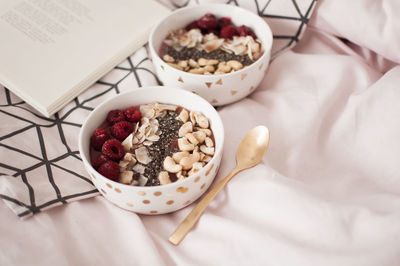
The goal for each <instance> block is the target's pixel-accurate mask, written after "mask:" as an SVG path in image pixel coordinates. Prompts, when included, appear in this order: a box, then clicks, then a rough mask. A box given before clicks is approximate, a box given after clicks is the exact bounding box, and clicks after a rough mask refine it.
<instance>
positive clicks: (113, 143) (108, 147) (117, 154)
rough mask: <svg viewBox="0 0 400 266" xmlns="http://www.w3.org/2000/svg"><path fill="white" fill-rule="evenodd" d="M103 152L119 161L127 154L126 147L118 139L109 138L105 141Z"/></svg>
mask: <svg viewBox="0 0 400 266" xmlns="http://www.w3.org/2000/svg"><path fill="white" fill-rule="evenodd" d="M101 152H102V153H103V154H104V155H105V156H107V157H108V158H110V159H111V160H114V161H118V160H119V159H121V158H122V157H124V155H125V151H124V147H123V146H122V144H121V142H120V141H119V140H117V139H109V140H107V141H106V142H104V144H103V147H102V148H101Z"/></svg>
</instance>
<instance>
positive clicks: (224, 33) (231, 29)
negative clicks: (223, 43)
mask: <svg viewBox="0 0 400 266" xmlns="http://www.w3.org/2000/svg"><path fill="white" fill-rule="evenodd" d="M220 34H221V37H222V38H225V39H231V38H232V37H233V36H237V35H238V32H237V29H236V27H235V25H232V24H231V25H228V26H225V27H223V28H222V29H221V33H220Z"/></svg>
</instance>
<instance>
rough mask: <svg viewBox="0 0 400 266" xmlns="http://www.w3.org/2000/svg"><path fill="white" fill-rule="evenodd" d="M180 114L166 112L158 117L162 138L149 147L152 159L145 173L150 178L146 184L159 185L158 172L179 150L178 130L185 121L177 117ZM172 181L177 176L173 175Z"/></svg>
mask: <svg viewBox="0 0 400 266" xmlns="http://www.w3.org/2000/svg"><path fill="white" fill-rule="evenodd" d="M177 116H178V114H177V113H176V112H173V111H169V112H166V114H165V115H164V116H161V117H158V118H157V119H158V123H159V129H160V131H161V135H160V139H159V140H158V141H156V142H154V143H153V144H152V145H150V146H148V147H147V150H148V152H149V155H150V157H151V158H152V161H151V162H150V163H148V164H147V165H146V169H145V172H144V175H145V176H146V177H147V178H148V180H147V183H146V185H145V186H158V185H160V181H159V180H158V174H159V172H160V171H163V161H164V159H165V158H166V157H167V156H171V155H172V154H173V153H174V152H177V151H179V148H178V145H177V139H178V131H179V128H180V127H181V126H182V124H183V122H182V121H181V120H178V119H176V117H177ZM170 178H171V181H175V180H174V179H176V177H173V176H171V174H170Z"/></svg>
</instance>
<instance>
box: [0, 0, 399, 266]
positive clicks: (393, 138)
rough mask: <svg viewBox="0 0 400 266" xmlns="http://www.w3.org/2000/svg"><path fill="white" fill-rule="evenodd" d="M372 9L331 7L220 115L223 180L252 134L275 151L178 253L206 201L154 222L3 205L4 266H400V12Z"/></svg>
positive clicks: (85, 210)
mask: <svg viewBox="0 0 400 266" xmlns="http://www.w3.org/2000/svg"><path fill="white" fill-rule="evenodd" d="M333 2H335V3H336V4H333ZM350 2H351V3H350ZM362 2H363V0H356V1H344V0H342V1H323V2H321V3H320V4H319V6H317V10H316V14H315V16H316V17H315V18H314V20H313V23H312V25H313V27H311V28H309V29H307V32H306V34H305V36H304V37H303V39H302V41H301V42H300V43H299V44H298V45H297V46H296V47H295V49H293V51H289V52H286V53H285V54H283V55H281V56H279V57H278V58H276V59H275V60H274V61H273V62H272V63H271V65H270V69H269V71H268V72H267V75H266V77H265V79H264V80H263V82H262V84H261V85H260V87H259V88H258V89H257V90H256V91H255V92H254V93H253V94H252V95H250V96H249V97H248V98H246V99H244V100H242V101H240V102H237V103H234V104H231V105H228V106H225V107H222V108H220V109H219V113H220V115H221V118H222V120H223V122H224V126H225V130H226V132H229V134H226V136H225V137H226V139H225V143H226V146H225V147H224V156H223V160H222V164H221V168H220V171H219V173H218V176H217V180H216V181H218V180H219V179H221V178H223V177H224V176H225V175H227V174H228V173H229V172H230V170H231V169H233V167H234V164H235V152H236V149H237V146H238V145H239V143H240V141H241V139H242V137H243V136H244V135H245V133H246V132H247V131H248V130H249V129H251V128H252V127H254V126H256V125H259V124H263V125H266V126H268V127H269V129H270V131H271V142H270V145H269V148H268V151H267V153H266V155H265V157H264V159H263V161H262V163H260V164H259V165H257V166H256V167H254V168H251V169H249V170H246V171H244V172H241V173H239V174H238V175H237V176H236V177H235V178H234V179H232V180H231V182H230V183H229V184H228V186H227V187H226V188H225V189H224V190H222V191H221V192H220V194H218V195H217V197H216V198H215V199H214V200H213V201H212V203H211V205H210V206H209V207H208V209H207V210H206V212H205V213H204V214H203V216H202V217H201V219H200V221H199V222H198V224H197V225H196V226H195V227H194V228H193V230H192V231H191V232H190V233H189V234H188V235H187V237H186V238H185V239H184V240H183V242H182V243H181V244H180V245H179V246H177V247H175V246H173V245H172V244H170V243H169V242H168V240H167V239H168V237H169V235H170V234H171V233H172V232H173V231H174V230H175V228H176V226H177V225H178V224H179V222H181V221H182V220H183V219H184V217H185V216H186V215H187V214H188V213H189V212H190V210H191V209H192V208H193V204H192V205H190V206H189V207H187V208H185V209H182V210H180V211H177V212H175V213H173V214H168V215H159V216H144V215H136V214H133V213H130V212H127V211H124V210H121V209H119V208H116V207H115V206H114V205H112V204H109V203H108V202H107V201H106V200H105V199H104V198H102V197H96V198H92V199H87V200H82V201H78V202H73V203H70V204H68V205H67V206H64V207H62V208H54V209H51V210H48V211H47V212H45V213H42V214H40V215H35V216H33V217H32V218H30V219H27V220H20V219H19V218H17V217H15V215H14V213H12V212H11V210H9V209H8V208H6V207H5V205H4V203H1V204H2V205H4V206H0V217H2V218H1V223H0V224H1V225H0V235H1V238H2V240H1V241H0V265H31V264H38V265H39V264H40V265H54V264H57V265H332V266H337V265H349V266H354V265H365V266H367V265H368V266H369V265H371V266H372V265H373V266H375V265H376V266H378V265H387V266H397V265H400V245H399V242H400V163H399V158H400V137H399V136H400V123H399V122H400V104H399V99H400V89H399V84H400V66H398V64H397V63H395V62H400V61H399V58H398V57H396V56H398V51H399V50H397V51H396V50H393V49H394V47H398V46H396V45H398V44H399V43H400V35H399V34H397V35H396V32H389V31H393V28H395V25H393V24H396V25H400V18H399V17H398V16H396V14H399V12H400V7H399V6H398V4H397V3H395V2H396V1H375V2H374V3H381V5H379V4H372V1H364V2H368V3H369V5H368V4H365V5H364V4H362ZM382 6H384V7H387V6H391V8H390V12H388V10H387V9H384V11H386V12H383V11H379V10H380V8H381V7H382ZM392 9H393V10H392ZM374 10H375V11H376V14H375V15H374V17H370V16H369V14H371V13H373V12H374ZM378 11H379V12H378ZM335 13H341V16H339V15H335ZM367 17H368V19H367ZM322 21H323V22H324V23H322ZM346 21H347V23H346ZM354 21H359V24H358V26H359V25H364V24H365V25H371V30H374V29H375V30H377V28H374V27H373V25H385V27H384V28H385V29H387V31H388V32H387V33H385V34H384V35H379V34H378V33H380V34H383V32H377V31H375V32H376V33H377V35H376V36H370V35H368V33H365V32H364V33H360V32H359V31H358V30H359V28H358V27H356V25H353V26H352V27H349V25H352V23H354ZM316 22H317V23H316ZM328 22H329V23H328ZM373 22H374V23H373ZM332 29H334V31H333V30H332ZM389 33H391V34H392V35H390V34H389ZM397 33H398V32H397ZM334 34H335V35H337V36H341V37H344V38H346V39H347V40H348V41H346V42H343V41H342V40H341V39H338V38H337V37H336V36H335V35H334ZM362 36H364V37H365V38H362ZM380 37H382V38H384V39H382V38H380ZM348 42H351V43H350V44H349V43H348ZM214 184H215V182H214Z"/></svg>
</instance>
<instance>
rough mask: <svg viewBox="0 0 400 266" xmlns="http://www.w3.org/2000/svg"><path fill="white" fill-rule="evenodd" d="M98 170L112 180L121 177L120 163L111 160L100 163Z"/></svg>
mask: <svg viewBox="0 0 400 266" xmlns="http://www.w3.org/2000/svg"><path fill="white" fill-rule="evenodd" d="M97 172H99V173H100V174H102V175H103V176H105V177H107V178H108V179H111V180H116V179H117V178H118V177H119V165H118V164H117V163H116V162H114V161H111V160H108V161H106V162H105V163H103V164H102V165H100V167H99V169H97Z"/></svg>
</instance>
